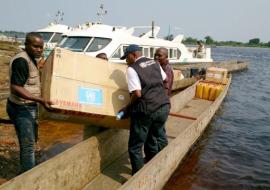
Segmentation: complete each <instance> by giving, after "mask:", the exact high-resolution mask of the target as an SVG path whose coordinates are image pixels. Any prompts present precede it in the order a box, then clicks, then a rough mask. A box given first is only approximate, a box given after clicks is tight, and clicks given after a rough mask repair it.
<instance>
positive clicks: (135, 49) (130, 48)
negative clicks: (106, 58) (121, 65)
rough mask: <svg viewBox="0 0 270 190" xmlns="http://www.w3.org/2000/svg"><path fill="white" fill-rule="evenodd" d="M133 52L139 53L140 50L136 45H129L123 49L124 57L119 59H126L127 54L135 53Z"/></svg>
mask: <svg viewBox="0 0 270 190" xmlns="http://www.w3.org/2000/svg"><path fill="white" fill-rule="evenodd" d="M135 51H141V48H140V47H139V46H138V45H136V44H131V45H129V46H128V47H127V48H126V49H125V52H124V55H123V56H122V57H121V58H120V59H126V58H127V55H128V54H129V53H132V52H135Z"/></svg>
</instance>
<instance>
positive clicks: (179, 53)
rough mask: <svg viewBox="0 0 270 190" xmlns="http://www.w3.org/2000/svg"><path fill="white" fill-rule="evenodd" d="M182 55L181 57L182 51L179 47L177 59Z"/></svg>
mask: <svg viewBox="0 0 270 190" xmlns="http://www.w3.org/2000/svg"><path fill="white" fill-rule="evenodd" d="M180 57H181V51H180V50H179V49H177V59H179V58H180Z"/></svg>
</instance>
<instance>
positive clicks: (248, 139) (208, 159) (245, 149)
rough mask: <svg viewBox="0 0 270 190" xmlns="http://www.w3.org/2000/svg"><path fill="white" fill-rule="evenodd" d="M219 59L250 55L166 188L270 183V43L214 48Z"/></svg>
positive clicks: (265, 185) (242, 186)
mask: <svg viewBox="0 0 270 190" xmlns="http://www.w3.org/2000/svg"><path fill="white" fill-rule="evenodd" d="M212 54H213V57H214V59H215V60H226V59H238V60H239V59H241V60H249V61H250V62H251V65H250V66H249V70H247V71H245V72H241V73H237V74H234V75H233V79H232V84H231V87H230V90H229V93H228V95H227V97H226V99H225V101H224V103H223V105H222V107H221V109H220V110H219V112H218V114H217V115H216V116H215V117H214V119H213V120H212V122H211V124H210V126H209V127H208V129H207V131H206V133H205V134H204V136H203V138H202V139H201V140H200V141H199V142H198V143H197V144H196V146H195V147H194V149H193V151H192V152H191V153H190V155H189V156H188V157H187V159H186V160H185V161H184V163H183V164H182V165H181V166H180V167H179V168H178V169H177V170H176V172H175V173H174V174H173V176H172V177H171V179H170V180H169V182H168V183H167V185H166V187H165V188H164V189H166V190H173V189H179V190H182V189H183V190H186V189H196V190H197V189H198V190H201V189H203V190H204V189H207V190H208V189H210V190H212V189H213V190H216V189H228V190H231V189H236V190H238V189H270V148H269V147H270V98H269V92H270V84H269V83H270V49H256V48H226V47H219V48H214V49H213V50H212Z"/></svg>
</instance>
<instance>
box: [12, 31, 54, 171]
mask: <svg viewBox="0 0 270 190" xmlns="http://www.w3.org/2000/svg"><path fill="white" fill-rule="evenodd" d="M42 53H43V39H42V37H41V36H40V35H39V34H38V33H36V32H31V33H28V34H27V35H26V39H25V50H24V51H22V52H20V53H18V54H17V55H15V57H13V58H12V60H11V62H10V72H9V73H10V96H9V97H8V101H7V113H8V115H9V117H10V119H11V121H12V122H13V124H14V125H15V129H16V133H17V136H18V140H19V144H20V164H21V172H25V171H27V170H29V169H31V168H33V167H34V166H35V153H34V150H35V142H36V141H37V136H38V125H37V121H36V120H37V102H39V103H41V104H42V105H43V106H44V107H45V108H50V105H51V104H52V103H51V102H50V101H47V100H44V99H43V98H41V97H40V87H41V86H40V77H39V71H38V68H37V61H36V59H39V58H40V57H41V55H42Z"/></svg>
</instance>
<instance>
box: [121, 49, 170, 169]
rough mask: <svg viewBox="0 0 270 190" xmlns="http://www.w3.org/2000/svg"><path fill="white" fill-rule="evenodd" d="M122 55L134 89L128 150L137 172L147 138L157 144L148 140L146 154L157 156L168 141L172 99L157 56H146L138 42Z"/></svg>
mask: <svg viewBox="0 0 270 190" xmlns="http://www.w3.org/2000/svg"><path fill="white" fill-rule="evenodd" d="M121 59H126V62H127V64H128V68H127V82H128V90H129V92H130V93H131V100H130V103H129V105H128V106H127V107H129V108H130V113H131V115H130V117H131V126H130V136H129V143H128V151H129V156H130V162H131V166H132V174H135V173H136V172H137V171H138V170H139V169H141V168H142V167H143V166H144V159H143V154H142V147H143V145H144V144H145V143H148V141H146V139H154V140H155V141H156V143H154V144H153V143H152V144H149V145H148V144H147V145H148V148H149V152H148V153H147V155H148V156H150V157H154V156H155V155H156V154H157V153H158V152H159V151H160V150H162V149H163V148H164V147H165V146H166V145H167V144H168V140H167V137H166V132H165V130H164V126H165V122H166V120H167V118H168V114H169V105H170V101H169V98H168V96H167V95H166V93H165V90H164V86H163V80H165V79H166V73H165V72H164V71H163V70H162V69H161V67H160V65H159V64H158V63H156V62H155V61H154V60H152V59H148V58H146V57H143V56H142V51H141V48H140V47H139V46H138V45H135V44H132V45H130V46H128V47H127V48H126V50H125V52H124V55H123V56H122V57H121ZM127 107H126V108H127ZM148 159H151V158H148Z"/></svg>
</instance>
